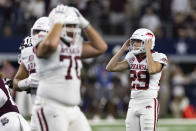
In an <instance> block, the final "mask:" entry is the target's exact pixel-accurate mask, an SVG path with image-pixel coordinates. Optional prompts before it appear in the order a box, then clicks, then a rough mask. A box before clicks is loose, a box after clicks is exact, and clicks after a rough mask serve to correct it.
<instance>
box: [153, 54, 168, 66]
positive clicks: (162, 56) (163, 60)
mask: <svg viewBox="0 0 196 131" xmlns="http://www.w3.org/2000/svg"><path fill="white" fill-rule="evenodd" d="M153 59H154V61H157V62H159V63H161V64H163V65H164V67H166V66H167V64H168V60H167V56H166V55H165V54H163V53H155V54H154V55H153Z"/></svg>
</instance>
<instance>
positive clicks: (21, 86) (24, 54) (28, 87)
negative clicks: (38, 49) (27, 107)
mask: <svg viewBox="0 0 196 131" xmlns="http://www.w3.org/2000/svg"><path fill="white" fill-rule="evenodd" d="M41 31H42V32H48V31H49V19H48V17H40V18H39V19H38V20H36V22H35V23H34V25H33V27H32V28H31V36H32V37H33V36H34V35H36V34H37V33H39V32H41ZM31 36H27V37H26V38H25V39H24V41H23V43H22V44H21V46H20V50H21V54H20V57H19V60H18V61H19V64H20V66H19V69H18V72H17V73H16V75H15V77H14V81H13V87H14V89H15V90H18V91H29V92H30V93H31V94H32V97H34V95H35V93H36V89H37V87H38V83H39V82H38V78H37V75H36V64H35V54H34V49H33V46H32V37H31ZM32 103H34V98H33V101H32Z"/></svg>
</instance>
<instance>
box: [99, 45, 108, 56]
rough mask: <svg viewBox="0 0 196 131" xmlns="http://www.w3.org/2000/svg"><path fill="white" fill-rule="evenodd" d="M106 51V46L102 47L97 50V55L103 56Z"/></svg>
mask: <svg viewBox="0 0 196 131" xmlns="http://www.w3.org/2000/svg"><path fill="white" fill-rule="evenodd" d="M107 49H108V46H107V45H106V44H104V45H103V47H102V48H101V49H99V54H103V53H104V52H106V51H107Z"/></svg>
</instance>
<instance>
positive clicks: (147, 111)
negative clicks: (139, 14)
mask: <svg viewBox="0 0 196 131" xmlns="http://www.w3.org/2000/svg"><path fill="white" fill-rule="evenodd" d="M154 46H155V36H154V34H153V32H152V31H150V30H148V29H145V28H140V29H137V30H136V31H135V32H134V33H133V34H132V36H131V37H130V39H128V40H127V41H126V42H125V43H124V44H123V46H122V47H121V49H120V50H119V51H118V52H117V53H116V54H115V55H114V56H113V57H112V59H111V60H110V62H109V63H108V65H107V67H106V70H107V71H111V72H117V71H123V70H125V69H129V70H130V81H131V84H130V89H131V97H130V101H129V107H128V111H127V116H126V121H125V123H126V131H156V127H157V121H158V112H159V102H158V100H157V97H158V91H159V88H160V85H159V81H160V78H161V73H162V69H163V68H164V67H165V66H166V65H167V57H166V55H165V54H163V53H158V52H155V51H153V48H154ZM128 50H129V52H128V53H127V55H126V57H125V59H124V60H123V61H119V60H120V58H121V56H122V55H123V54H124V52H125V51H128Z"/></svg>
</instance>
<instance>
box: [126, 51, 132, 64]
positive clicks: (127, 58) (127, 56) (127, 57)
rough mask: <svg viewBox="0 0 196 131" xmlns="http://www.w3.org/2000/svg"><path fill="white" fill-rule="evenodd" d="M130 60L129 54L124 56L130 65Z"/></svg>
mask: <svg viewBox="0 0 196 131" xmlns="http://www.w3.org/2000/svg"><path fill="white" fill-rule="evenodd" d="M130 58H131V52H128V53H127V54H126V56H125V60H126V61H127V62H128V64H130V62H129V59H130Z"/></svg>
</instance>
